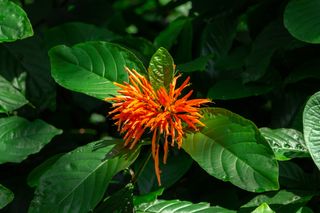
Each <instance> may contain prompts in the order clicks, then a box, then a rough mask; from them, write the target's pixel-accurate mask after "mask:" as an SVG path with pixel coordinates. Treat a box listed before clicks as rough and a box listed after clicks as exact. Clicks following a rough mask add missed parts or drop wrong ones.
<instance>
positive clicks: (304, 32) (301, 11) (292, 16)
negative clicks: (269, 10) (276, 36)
mask: <svg viewBox="0 0 320 213" xmlns="http://www.w3.org/2000/svg"><path fill="white" fill-rule="evenodd" d="M319 3H320V2H319V0H304V1H300V0H291V1H290V2H289V3H288V5H287V7H286V9H285V11H284V25H285V26H286V28H287V29H288V31H289V32H290V33H291V34H292V35H293V36H294V37H296V38H297V39H299V40H301V41H305V42H309V43H314V44H319V43H320V36H319V34H320V29H319V27H318V26H319V20H320V14H319V9H320V4H319Z"/></svg>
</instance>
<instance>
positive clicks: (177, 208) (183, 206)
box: [135, 200, 235, 213]
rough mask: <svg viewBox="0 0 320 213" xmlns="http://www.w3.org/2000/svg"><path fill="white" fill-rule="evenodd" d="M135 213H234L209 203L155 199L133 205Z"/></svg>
mask: <svg viewBox="0 0 320 213" xmlns="http://www.w3.org/2000/svg"><path fill="white" fill-rule="evenodd" d="M135 211H136V212H137V213H143V212H145V213H162V212H163V213H165V212H176V213H183V212H208V213H209V212H219V213H235V211H233V210H229V209H225V208H222V207H220V206H210V204H209V203H204V202H201V203H196V204H193V203H191V202H189V201H180V200H156V201H154V202H151V203H143V204H140V205H139V206H135Z"/></svg>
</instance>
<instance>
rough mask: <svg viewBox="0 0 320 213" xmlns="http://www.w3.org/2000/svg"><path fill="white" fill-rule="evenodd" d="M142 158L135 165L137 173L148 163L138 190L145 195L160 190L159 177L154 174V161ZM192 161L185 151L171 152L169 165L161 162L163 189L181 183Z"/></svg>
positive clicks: (139, 178)
mask: <svg viewBox="0 0 320 213" xmlns="http://www.w3.org/2000/svg"><path fill="white" fill-rule="evenodd" d="M145 161H146V159H145V158H140V159H138V160H137V161H136V163H135V164H134V166H135V167H134V168H135V171H136V172H137V171H139V169H141V168H142V165H143V164H144V163H147V164H146V165H145V167H144V168H143V170H142V172H141V174H140V175H139V177H138V188H139V191H140V193H142V194H145V193H149V192H150V191H154V190H156V189H158V188H159V185H158V181H157V177H156V175H155V172H154V161H153V160H152V159H149V160H148V162H145ZM191 164H192V159H191V158H190V157H189V155H187V154H186V153H185V152H184V151H183V150H170V152H169V155H168V160H167V164H163V163H162V161H160V162H159V167H160V170H161V187H165V188H168V187H170V186H172V185H173V184H174V183H176V182H177V181H179V180H180V179H181V177H182V176H183V175H184V174H185V173H186V172H187V171H188V170H189V169H190V167H191Z"/></svg>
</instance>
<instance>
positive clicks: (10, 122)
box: [0, 116, 62, 163]
mask: <svg viewBox="0 0 320 213" xmlns="http://www.w3.org/2000/svg"><path fill="white" fill-rule="evenodd" d="M61 133H62V131H61V130H59V129H56V128H55V127H53V126H51V125H49V124H47V123H45V122H44V121H42V120H35V121H33V122H30V121H27V120H26V119H24V118H21V117H17V116H12V117H8V118H1V119H0V163H5V162H15V163H18V162H21V161H23V160H24V159H26V158H27V157H28V155H30V154H33V153H37V152H39V151H40V149H41V148H42V147H43V146H44V145H46V144H47V143H49V142H50V141H51V139H52V138H53V137H54V136H55V135H58V134H61Z"/></svg>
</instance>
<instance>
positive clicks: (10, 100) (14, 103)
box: [0, 75, 28, 113]
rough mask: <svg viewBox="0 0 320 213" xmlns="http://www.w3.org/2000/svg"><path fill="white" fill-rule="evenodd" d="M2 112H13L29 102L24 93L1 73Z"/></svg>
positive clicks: (0, 104)
mask: <svg viewBox="0 0 320 213" xmlns="http://www.w3.org/2000/svg"><path fill="white" fill-rule="evenodd" d="M0 88H1V90H0V113H1V112H12V111H13V110H16V109H18V108H20V107H21V106H23V105H25V104H26V103H28V100H27V99H26V98H25V97H24V95H23V94H22V93H21V92H20V91H18V90H17V89H16V88H15V87H14V86H13V85H12V84H11V83H10V82H9V81H7V80H6V79H5V78H3V77H2V76H1V75H0Z"/></svg>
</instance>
